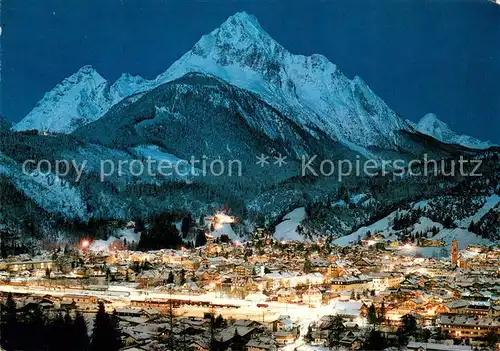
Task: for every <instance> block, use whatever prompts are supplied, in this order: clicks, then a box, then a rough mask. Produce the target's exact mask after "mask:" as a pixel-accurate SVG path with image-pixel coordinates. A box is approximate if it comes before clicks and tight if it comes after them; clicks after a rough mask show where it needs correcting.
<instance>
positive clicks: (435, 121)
mask: <svg viewBox="0 0 500 351" xmlns="http://www.w3.org/2000/svg"><path fill="white" fill-rule="evenodd" d="M417 127H418V129H419V130H421V131H422V130H427V131H434V132H446V131H450V128H449V127H448V125H447V124H446V123H444V122H443V121H441V120H440V119H439V118H437V116H436V115H435V114H434V113H428V114H426V115H425V116H424V117H422V119H421V120H420V121H419V122H418V124H417Z"/></svg>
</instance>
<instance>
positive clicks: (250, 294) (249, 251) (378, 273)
mask: <svg viewBox="0 0 500 351" xmlns="http://www.w3.org/2000/svg"><path fill="white" fill-rule="evenodd" d="M205 220H206V221H207V223H208V224H207V225H206V226H204V234H205V238H206V242H205V243H204V244H203V245H202V246H199V247H191V248H184V247H183V248H181V249H179V250H165V249H163V250H157V251H147V252H142V251H134V250H131V249H130V247H131V246H133V243H130V242H129V243H127V240H126V239H124V240H121V241H120V240H114V241H111V240H110V241H108V243H107V246H106V245H103V244H102V243H100V244H99V246H96V245H95V244H97V243H93V242H90V241H89V240H88V239H83V240H82V241H81V242H80V243H79V245H78V246H75V247H69V246H68V245H66V246H65V247H58V248H57V249H56V250H54V251H53V252H46V253H42V254H40V255H38V256H37V257H29V256H28V255H21V256H19V257H11V258H9V259H8V260H4V261H2V262H0V270H1V271H0V274H1V275H0V277H1V280H2V284H1V285H0V289H1V291H2V294H3V297H4V300H5V299H6V298H9V299H13V300H14V301H15V303H16V306H17V307H18V308H19V309H27V310H29V309H42V310H44V311H45V312H46V313H55V314H57V313H67V314H75V313H81V314H82V315H83V316H84V317H85V320H86V321H87V323H88V324H89V326H90V325H92V319H93V317H94V315H95V313H96V311H97V308H98V303H101V302H102V303H103V304H104V306H105V309H106V311H108V312H109V313H111V312H112V313H113V315H115V316H116V318H117V319H118V321H119V328H120V335H121V338H122V341H123V345H124V348H123V350H128V349H130V350H168V349H170V348H169V345H172V344H173V345H177V346H176V347H177V348H176V349H182V350H184V349H186V350H187V349H193V350H213V349H220V350H225V349H228V348H231V349H232V350H237V349H244V350H251V351H260V350H277V349H283V350H308V349H310V350H326V349H328V348H332V347H334V348H336V349H339V350H353V349H359V348H362V347H365V348H364V349H367V348H366V347H367V346H366V345H367V343H373V347H374V348H373V349H380V348H379V347H380V345H383V347H384V348H390V347H399V346H401V345H406V347H407V349H409V350H472V349H473V348H476V347H495V343H496V342H497V340H498V335H499V334H500V328H499V322H498V317H499V316H500V301H499V300H498V296H499V295H498V293H499V291H498V289H499V287H500V285H499V276H498V274H499V267H500V264H499V263H500V248H499V247H498V246H494V247H486V246H470V247H467V248H465V249H463V250H459V249H458V243H457V241H456V240H455V241H453V243H452V245H451V255H450V257H441V258H423V257H415V256H412V255H408V254H409V253H411V251H413V250H415V249H417V247H416V246H414V244H410V243H402V242H384V241H379V239H378V238H380V237H382V236H381V235H378V236H377V235H373V236H371V237H370V238H369V239H368V238H366V237H365V238H360V239H361V240H360V241H359V242H358V243H354V244H353V245H349V246H346V247H340V246H337V245H332V244H330V243H329V242H328V241H325V240H319V241H317V242H313V243H304V242H294V241H290V242H287V241H277V240H275V239H273V238H272V236H271V235H269V233H268V232H267V231H266V230H265V229H263V228H257V229H256V231H255V233H254V235H253V238H252V241H250V242H238V241H232V240H229V238H228V237H227V236H226V235H224V234H222V235H221V236H219V237H216V238H214V236H213V235H211V234H209V233H210V230H209V229H207V228H210V227H211V228H212V229H213V230H214V233H215V232H217V231H218V230H220V229H223V228H224V227H225V226H228V225H230V224H229V223H233V222H234V221H235V219H234V218H233V217H231V216H227V215H224V214H216V215H214V216H212V217H207V218H206V219H205ZM129 229H130V230H132V229H133V224H129ZM127 247H128V248H129V249H127ZM497 345H498V344H497ZM422 347H423V348H422Z"/></svg>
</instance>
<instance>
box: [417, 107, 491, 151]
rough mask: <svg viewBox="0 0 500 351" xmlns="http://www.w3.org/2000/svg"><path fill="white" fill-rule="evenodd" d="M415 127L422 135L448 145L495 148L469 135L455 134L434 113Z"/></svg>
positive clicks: (429, 114)
mask: <svg viewBox="0 0 500 351" xmlns="http://www.w3.org/2000/svg"><path fill="white" fill-rule="evenodd" d="M414 127H415V129H416V130H417V131H419V132H420V133H423V134H427V135H430V136H431V137H433V138H435V139H437V140H439V141H442V142H443V143H447V144H457V145H462V146H465V147H468V148H471V149H487V148H489V147H492V146H495V145H494V144H492V143H490V142H489V141H481V140H479V139H476V138H474V137H471V136H469V135H465V134H457V133H455V132H454V131H452V130H451V129H450V127H449V126H448V125H447V124H446V123H444V122H443V121H441V120H439V119H438V118H437V116H436V115H435V114H434V113H428V114H426V115H425V116H424V117H422V119H421V120H420V121H419V122H418V123H417V124H414Z"/></svg>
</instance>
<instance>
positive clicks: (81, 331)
mask: <svg viewBox="0 0 500 351" xmlns="http://www.w3.org/2000/svg"><path fill="white" fill-rule="evenodd" d="M74 329H75V331H74V333H75V334H74V336H75V339H74V346H75V349H76V350H79V351H86V350H88V349H89V335H88V332H87V323H86V322H85V318H84V317H83V315H82V314H81V313H80V312H76V316H75V321H74Z"/></svg>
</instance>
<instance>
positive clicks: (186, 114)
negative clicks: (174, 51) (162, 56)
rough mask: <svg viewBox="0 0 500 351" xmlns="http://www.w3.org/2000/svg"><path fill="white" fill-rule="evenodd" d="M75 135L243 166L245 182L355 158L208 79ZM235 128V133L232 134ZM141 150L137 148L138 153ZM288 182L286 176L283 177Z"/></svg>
mask: <svg viewBox="0 0 500 351" xmlns="http://www.w3.org/2000/svg"><path fill="white" fill-rule="evenodd" d="M120 105H121V103H119V104H117V105H116V106H115V107H114V108H113V109H112V110H110V111H109V113H107V114H106V115H105V116H103V117H102V118H100V119H99V120H97V121H95V122H94V123H90V124H88V125H86V126H84V127H82V128H79V129H78V130H77V131H75V133H74V134H73V135H74V136H75V137H81V138H83V139H85V140H88V141H90V142H92V143H97V144H102V145H105V146H107V147H109V148H120V149H122V150H125V149H134V148H137V147H139V148H140V147H141V146H142V145H156V146H159V147H161V148H162V151H163V152H166V153H168V154H171V155H175V156H176V157H178V158H181V159H186V160H189V159H190V158H191V157H195V159H198V160H199V159H201V157H202V156H206V157H208V160H209V161H210V160H213V159H219V158H220V159H221V160H224V161H228V160H239V161H241V164H242V170H243V177H241V179H240V180H241V181H248V180H252V181H255V179H257V178H253V179H251V176H253V177H258V178H260V179H266V182H267V181H270V180H272V179H276V178H277V179H281V180H284V179H286V178H288V177H292V176H297V175H298V174H299V173H298V164H299V161H300V158H301V157H302V155H314V154H316V155H320V156H321V155H324V156H325V157H326V156H330V157H332V156H338V157H339V158H351V159H354V158H355V155H354V153H353V152H351V151H350V150H349V149H348V148H347V147H345V146H343V145H342V144H340V143H338V142H336V141H334V140H332V139H330V138H328V136H326V135H325V133H323V132H321V131H320V130H314V134H312V133H310V132H309V131H308V130H306V129H305V128H302V126H300V125H298V124H296V123H294V122H293V121H292V120H290V119H289V118H287V117H286V116H284V115H282V114H280V112H279V111H277V110H276V109H274V108H273V107H272V106H270V105H268V104H266V103H265V102H263V101H262V100H260V98H259V96H258V95H256V94H254V93H251V92H249V91H246V90H243V89H240V88H238V87H236V86H232V85H230V84H228V83H227V82H225V81H223V80H221V79H219V78H217V77H214V76H207V75H204V74H200V73H189V74H187V75H185V76H183V77H181V78H179V79H176V80H174V81H171V82H168V83H166V84H163V85H161V86H159V87H157V88H155V89H153V90H151V91H149V92H147V93H146V94H144V95H143V96H142V97H141V98H139V99H138V100H137V101H135V102H133V103H131V104H129V105H127V106H126V107H123V108H121V106H120ZM228 130H230V131H231V132H230V133H228ZM134 150H137V149H134ZM261 153H264V154H266V155H270V156H277V155H279V154H282V155H284V156H287V157H288V159H287V162H288V164H287V167H282V168H277V167H276V168H275V169H271V168H263V167H260V166H259V165H257V164H256V156H257V155H260V154H261ZM282 176H283V177H285V178H282Z"/></svg>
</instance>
